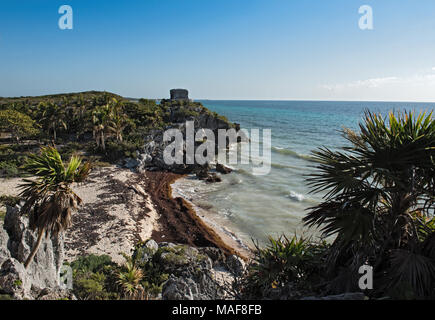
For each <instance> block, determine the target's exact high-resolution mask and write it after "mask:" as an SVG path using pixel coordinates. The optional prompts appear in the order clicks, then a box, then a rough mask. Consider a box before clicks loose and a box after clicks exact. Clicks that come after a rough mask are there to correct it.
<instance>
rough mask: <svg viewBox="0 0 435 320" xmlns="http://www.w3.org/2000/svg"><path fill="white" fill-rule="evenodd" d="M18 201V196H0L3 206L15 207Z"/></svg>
mask: <svg viewBox="0 0 435 320" xmlns="http://www.w3.org/2000/svg"><path fill="white" fill-rule="evenodd" d="M19 202H20V197H14V196H6V195H1V196H0V204H3V205H5V206H10V207H15V206H16V205H17V204H18V203H19Z"/></svg>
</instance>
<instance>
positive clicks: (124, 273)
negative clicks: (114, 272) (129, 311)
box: [117, 255, 144, 299]
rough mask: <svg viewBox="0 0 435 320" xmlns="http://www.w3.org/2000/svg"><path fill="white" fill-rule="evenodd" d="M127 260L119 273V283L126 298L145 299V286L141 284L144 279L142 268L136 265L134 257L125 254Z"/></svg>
mask: <svg viewBox="0 0 435 320" xmlns="http://www.w3.org/2000/svg"><path fill="white" fill-rule="evenodd" d="M124 258H125V259H126V262H125V264H124V266H123V267H122V269H121V270H120V271H119V273H118V281H117V283H118V285H119V286H120V288H121V291H122V294H123V296H124V297H125V298H126V299H143V298H144V288H143V287H142V285H141V281H142V279H143V273H142V270H141V269H139V268H138V267H136V265H135V261H134V260H133V258H131V257H128V256H126V255H124Z"/></svg>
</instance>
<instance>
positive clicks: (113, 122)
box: [108, 98, 131, 142]
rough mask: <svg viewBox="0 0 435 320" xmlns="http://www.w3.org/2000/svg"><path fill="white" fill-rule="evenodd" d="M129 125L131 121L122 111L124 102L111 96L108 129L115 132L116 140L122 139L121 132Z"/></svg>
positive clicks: (120, 140)
mask: <svg viewBox="0 0 435 320" xmlns="http://www.w3.org/2000/svg"><path fill="white" fill-rule="evenodd" d="M129 125H131V121H130V119H129V118H128V117H127V115H126V114H125V113H124V103H123V102H122V101H118V100H117V99H115V98H113V99H112V103H111V105H110V123H109V126H108V129H109V130H110V131H112V132H113V133H114V134H115V137H116V141H118V142H122V141H123V137H122V133H123V132H124V129H125V128H126V127H128V126H129Z"/></svg>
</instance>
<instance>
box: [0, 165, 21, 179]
mask: <svg viewBox="0 0 435 320" xmlns="http://www.w3.org/2000/svg"><path fill="white" fill-rule="evenodd" d="M18 176H20V170H19V168H18V167H17V164H16V163H15V162H14V161H1V162H0V177H3V178H15V177H18Z"/></svg>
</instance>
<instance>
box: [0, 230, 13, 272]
mask: <svg viewBox="0 0 435 320" xmlns="http://www.w3.org/2000/svg"><path fill="white" fill-rule="evenodd" d="M8 241H9V235H8V233H7V232H6V230H5V229H3V226H2V225H0V266H1V265H2V264H3V262H5V261H6V260H8V259H10V258H11V254H10V252H9V250H8Z"/></svg>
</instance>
